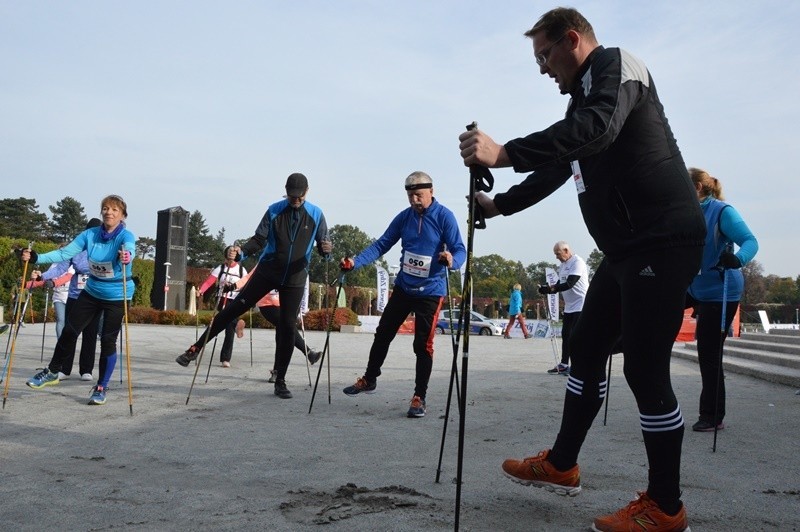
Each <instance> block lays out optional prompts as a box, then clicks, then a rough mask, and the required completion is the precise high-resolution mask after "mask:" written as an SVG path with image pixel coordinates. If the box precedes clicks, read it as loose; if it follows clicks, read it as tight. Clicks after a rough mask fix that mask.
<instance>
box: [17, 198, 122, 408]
mask: <svg viewBox="0 0 800 532" xmlns="http://www.w3.org/2000/svg"><path fill="white" fill-rule="evenodd" d="M100 212H101V217H102V219H103V224H102V225H100V226H98V227H93V228H91V229H86V230H85V231H84V232H82V233H81V234H79V235H78V236H77V237H75V240H73V241H72V242H70V243H69V244H67V245H66V246H64V247H63V248H61V249H57V250H55V251H51V252H49V253H44V254H42V255H39V256H38V257H37V255H36V252H34V251H32V250H29V249H28V250H24V251H23V252H22V260H23V261H27V260H30V261H31V262H33V263H37V264H51V263H53V262H60V261H63V260H68V259H71V258H72V257H74V256H76V255H78V254H79V253H80V252H82V251H86V253H87V259H88V261H89V277H88V279H87V280H86V286H85V287H84V289H83V291H82V292H81V293H80V295H79V296H78V299H77V300H76V301H75V305H74V307H73V308H72V309H70V312H69V313H68V316H67V323H66V326H65V327H64V330H63V331H62V332H61V337H60V338H59V339H58V342H57V343H56V348H55V351H54V353H53V358H52V359H51V360H50V363H49V364H48V365H47V367H46V368H44V369H43V370H42V371H40V372H38V373H37V374H36V375H34V376H33V377H31V378H30V379H28V381H27V382H26V384H27V385H28V386H30V387H31V388H34V389H37V390H38V389H40V388H43V387H45V386H53V385H56V384H58V382H59V380H58V372H59V371H61V369H62V366H63V364H64V361H65V360H66V359H67V357H69V356H70V355H74V353H75V344H76V342H77V340H78V335H79V334H81V332H82V331H83V330H84V329H85V328H86V327H87V326H89V325H90V324H91V323H92V322H93V321H94V320H95V319H98V317H99V316H100V315H103V316H104V318H103V325H102V330H101V334H100V372H99V376H98V379H97V384H96V385H95V386H94V387H93V388H92V393H91V396H90V398H89V404H90V405H103V404H105V403H106V388H107V387H108V382H109V381H110V380H111V374H112V373H113V372H114V366H115V365H116V363H117V349H116V344H117V336H118V335H119V331H120V328H121V326H122V318H123V316H124V304H123V300H124V296H126V295H127V298H128V300H130V299H131V298H132V297H133V291H134V284H133V281H132V280H131V260H132V257H133V253H134V252H135V250H136V237H135V236H134V234H133V233H132V232H130V231H129V230H128V229H126V228H125V219H126V218H127V217H128V206H127V204H126V203H125V200H123V199H122V198H121V197H120V196H113V195H112V196H106V197H105V198H103V200H102V201H101V202H100ZM122 268H125V275H124V279H125V281H126V286H125V287H124V288H123V286H122V280H123V271H122Z"/></svg>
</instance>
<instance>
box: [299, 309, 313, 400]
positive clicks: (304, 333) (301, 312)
mask: <svg viewBox="0 0 800 532" xmlns="http://www.w3.org/2000/svg"><path fill="white" fill-rule="evenodd" d="M300 330H301V331H303V345H305V346H306V352H305V355H306V372H307V373H308V387H309V388H310V387H311V364H309V363H308V344H307V343H306V324H305V323H303V311H302V310H301V311H300Z"/></svg>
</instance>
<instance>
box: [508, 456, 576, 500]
mask: <svg viewBox="0 0 800 532" xmlns="http://www.w3.org/2000/svg"><path fill="white" fill-rule="evenodd" d="M549 454H550V449H545V450H544V451H542V452H540V453H539V454H537V455H536V456H531V457H528V458H525V459H523V460H513V459H511V458H509V459H508V460H506V461H505V462H503V474H504V475H505V476H507V477H508V478H510V479H511V480H513V481H514V482H518V483H520V484H522V485H525V486H534V487H537V488H544V489H546V490H547V491H552V492H553V493H557V494H558V495H569V496H570V497H574V496H575V495H577V494H578V493H580V492H581V470H580V468H579V467H578V466H577V465H575V466H574V467H572V468H570V469H569V470H568V471H559V470H558V469H556V468H555V467H553V464H551V463H550V462H548V461H547V455H549Z"/></svg>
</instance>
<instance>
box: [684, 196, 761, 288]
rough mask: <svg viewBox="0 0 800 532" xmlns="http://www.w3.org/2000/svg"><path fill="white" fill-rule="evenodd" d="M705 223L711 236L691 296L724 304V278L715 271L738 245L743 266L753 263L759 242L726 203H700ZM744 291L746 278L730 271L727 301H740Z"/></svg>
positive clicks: (739, 272)
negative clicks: (728, 250) (730, 247)
mask: <svg viewBox="0 0 800 532" xmlns="http://www.w3.org/2000/svg"><path fill="white" fill-rule="evenodd" d="M700 208H701V209H703V215H704V216H705V219H706V227H707V229H708V233H707V236H706V245H705V247H704V248H703V262H702V265H701V266H700V272H699V273H698V274H697V277H695V278H694V280H693V281H692V284H691V285H690V286H689V295H691V296H692V297H693V298H694V299H696V300H697V301H706V302H709V301H722V278H723V277H722V274H721V273H720V272H719V271H718V270H716V269H714V266H716V265H717V263H718V262H719V256H720V255H721V254H722V252H723V251H724V250H725V247H726V246H728V245H729V244H731V243H733V242H735V243H736V244H737V245H738V246H740V247H739V250H738V251H737V252H736V257H737V258H738V259H739V261H740V262H741V263H742V266H744V265H745V264H747V263H748V262H750V260H751V259H752V258H753V257H754V256H755V254H756V252H757V251H758V241H757V240H756V237H755V236H753V233H752V232H750V228H748V227H747V224H746V223H744V220H742V217H741V215H739V213H738V212H737V211H736V209H734V208H733V206H732V205H728V204H727V203H725V202H724V201H720V200H718V199H714V198H712V197H710V196H709V197H708V198H706V199H705V200H703V201H702V202H701V203H700ZM743 289H744V277H743V276H742V271H741V270H739V269H736V270H728V293H727V300H728V301H739V300H740V299H741V298H742V290H743Z"/></svg>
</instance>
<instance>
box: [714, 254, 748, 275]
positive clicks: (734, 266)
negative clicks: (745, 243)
mask: <svg viewBox="0 0 800 532" xmlns="http://www.w3.org/2000/svg"><path fill="white" fill-rule="evenodd" d="M741 267H742V261H740V260H739V257H737V256H736V255H734V254H733V253H731V252H730V251H723V252H722V255H720V256H719V262H718V263H717V265H716V266H715V268H716V269H718V270H738V269H739V268H741Z"/></svg>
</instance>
